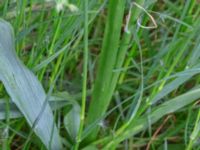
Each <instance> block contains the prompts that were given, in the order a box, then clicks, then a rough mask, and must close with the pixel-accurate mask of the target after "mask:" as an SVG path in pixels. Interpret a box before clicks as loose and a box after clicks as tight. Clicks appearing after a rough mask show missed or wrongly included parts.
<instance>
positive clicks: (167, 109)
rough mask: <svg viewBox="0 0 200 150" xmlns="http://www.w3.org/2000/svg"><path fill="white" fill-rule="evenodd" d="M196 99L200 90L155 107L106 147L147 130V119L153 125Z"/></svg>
mask: <svg viewBox="0 0 200 150" xmlns="http://www.w3.org/2000/svg"><path fill="white" fill-rule="evenodd" d="M198 98H200V89H195V90H192V91H189V92H187V93H185V94H183V95H180V96H178V97H176V98H174V99H172V100H169V101H167V102H165V103H163V104H161V105H159V106H157V107H156V108H155V109H153V111H152V113H151V114H148V115H145V116H143V117H141V118H140V119H138V120H136V121H133V122H132V123H131V124H130V125H129V126H128V127H127V128H126V130H125V131H124V132H123V133H122V134H121V135H116V136H115V139H113V141H111V142H109V144H108V145H107V147H110V146H111V145H112V144H116V143H119V142H121V141H123V140H124V139H126V138H128V137H130V136H133V135H135V134H137V133H139V132H141V131H142V130H145V129H147V128H148V126H149V123H148V119H150V120H151V124H153V123H155V122H156V121H158V120H159V119H160V118H162V117H163V116H165V115H167V114H169V113H173V112H176V111H177V110H179V109H180V108H183V107H185V106H187V105H188V104H191V103H193V102H194V101H195V100H197V99H198Z"/></svg>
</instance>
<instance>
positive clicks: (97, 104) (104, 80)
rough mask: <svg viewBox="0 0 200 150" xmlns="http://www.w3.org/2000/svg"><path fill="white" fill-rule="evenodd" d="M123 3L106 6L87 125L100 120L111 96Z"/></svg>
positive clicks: (118, 0)
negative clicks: (106, 16) (104, 23)
mask: <svg viewBox="0 0 200 150" xmlns="http://www.w3.org/2000/svg"><path fill="white" fill-rule="evenodd" d="M124 7H125V1H121V0H110V1H109V6H108V11H109V12H108V18H107V23H106V29H105V34H104V40H103V47H102V51H101V54H100V60H99V66H98V70H97V76H96V82H95V84H94V90H93V94H92V101H91V104H90V107H89V113H88V124H91V123H93V122H94V121H96V120H97V119H98V118H100V117H101V116H102V115H103V114H104V113H105V111H106V109H107V107H108V105H109V103H110V100H111V97H112V94H113V88H112V89H111V88H110V86H111V79H112V76H113V70H114V67H115V62H116V59H117V52H118V48H119V40H120V32H121V27H122V20H123V16H124ZM98 130H99V127H96V128H95V129H94V130H93V132H92V133H91V135H90V136H89V138H88V139H89V140H92V139H94V138H95V137H96V135H97V133H98Z"/></svg>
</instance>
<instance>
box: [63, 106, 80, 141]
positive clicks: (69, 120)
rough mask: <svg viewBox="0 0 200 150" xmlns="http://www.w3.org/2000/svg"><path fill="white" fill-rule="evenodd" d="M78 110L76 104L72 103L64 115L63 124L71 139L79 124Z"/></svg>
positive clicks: (74, 135)
mask: <svg viewBox="0 0 200 150" xmlns="http://www.w3.org/2000/svg"><path fill="white" fill-rule="evenodd" d="M80 111H81V108H80V106H79V105H78V104H73V105H72V108H71V110H70V111H69V112H68V113H67V114H66V115H65V118H64V125H65V128H66V130H67V132H68V133H69V135H70V136H71V138H72V139H73V140H75V139H76V136H77V133H78V130H79V126H80Z"/></svg>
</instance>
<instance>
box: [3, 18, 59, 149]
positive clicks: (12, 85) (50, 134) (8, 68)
mask: <svg viewBox="0 0 200 150" xmlns="http://www.w3.org/2000/svg"><path fill="white" fill-rule="evenodd" d="M14 47H15V46H14V33H13V29H12V27H11V25H10V24H9V23H8V22H6V21H4V20H0V80H1V81H2V82H3V84H4V86H5V89H6V91H7V93H8V94H9V96H10V97H11V99H12V101H13V102H14V103H15V104H16V106H17V107H18V108H19V110H20V111H21V113H22V114H23V115H24V116H25V118H26V120H27V122H28V123H29V125H30V126H31V127H32V126H33V125H34V124H35V122H36V120H37V123H36V125H35V126H34V128H33V130H34V131H35V134H36V135H37V136H38V137H39V138H40V139H41V141H42V142H43V143H44V145H45V146H46V147H47V149H53V150H60V149H62V145H61V142H60V137H59V133H58V130H57V128H56V126H55V123H54V116H53V113H52V110H51V108H50V106H49V103H48V102H47V103H45V100H46V94H45V91H44V89H43V87H42V86H41V84H40V82H39V81H38V79H37V78H36V77H35V75H34V74H33V73H32V72H31V71H29V70H28V69H27V68H26V67H25V66H24V64H22V62H21V61H20V60H19V58H18V57H17V55H16V52H15V48H14ZM44 104H45V105H44ZM44 106H45V107H44ZM40 112H42V113H40Z"/></svg>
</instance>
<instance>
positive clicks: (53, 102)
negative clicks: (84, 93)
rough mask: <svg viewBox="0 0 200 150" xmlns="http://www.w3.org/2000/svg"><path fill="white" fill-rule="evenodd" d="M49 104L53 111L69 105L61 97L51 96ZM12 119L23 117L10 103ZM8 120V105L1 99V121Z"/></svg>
mask: <svg viewBox="0 0 200 150" xmlns="http://www.w3.org/2000/svg"><path fill="white" fill-rule="evenodd" d="M49 103H50V106H51V109H52V110H57V109H60V108H62V107H64V106H66V105H69V102H68V101H67V100H65V99H60V98H59V97H54V96H51V97H50V99H49ZM8 117H9V118H10V119H15V118H21V117H23V115H22V113H21V112H20V110H19V109H18V108H17V106H16V105H15V104H14V103H13V102H10V103H9V116H8ZM4 119H6V103H5V100H4V99H0V120H4Z"/></svg>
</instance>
